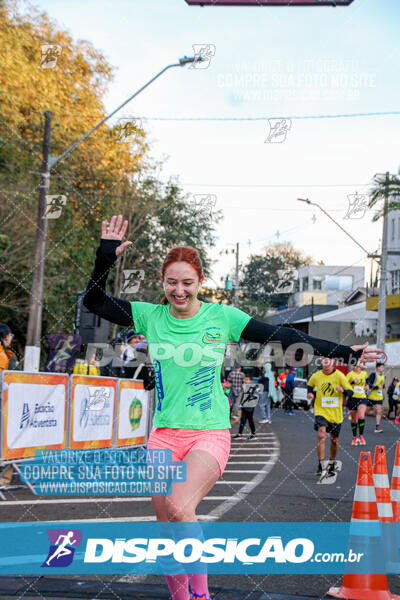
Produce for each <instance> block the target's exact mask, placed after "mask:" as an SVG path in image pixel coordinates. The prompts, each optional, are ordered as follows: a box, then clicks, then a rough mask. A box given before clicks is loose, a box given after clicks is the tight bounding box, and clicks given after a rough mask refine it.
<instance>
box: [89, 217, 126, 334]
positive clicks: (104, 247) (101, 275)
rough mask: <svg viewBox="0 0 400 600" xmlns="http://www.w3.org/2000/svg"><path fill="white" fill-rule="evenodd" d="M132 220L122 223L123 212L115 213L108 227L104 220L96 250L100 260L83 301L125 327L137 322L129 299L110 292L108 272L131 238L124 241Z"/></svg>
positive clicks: (95, 311)
mask: <svg viewBox="0 0 400 600" xmlns="http://www.w3.org/2000/svg"><path fill="white" fill-rule="evenodd" d="M127 226H128V222H127V221H125V222H124V223H123V224H122V215H119V216H118V217H115V216H113V217H112V218H111V221H110V226H109V228H108V231H107V226H106V222H105V221H103V223H102V236H101V240H100V246H99V247H98V248H97V251H96V261H95V263H94V269H93V272H92V274H91V276H90V279H89V283H88V285H87V288H86V292H85V296H84V298H83V305H84V306H86V308H87V309H89V310H90V311H91V312H93V313H94V314H96V315H98V316H99V317H102V318H103V319H107V321H111V323H116V324H117V325H122V326H124V327H129V326H132V325H133V319H132V311H131V305H130V303H129V302H128V301H127V300H121V298H115V297H114V296H111V295H109V294H107V293H106V282H107V276H108V273H109V271H110V269H111V268H112V267H113V266H114V263H115V261H116V260H117V257H118V255H119V254H121V252H123V251H124V250H125V248H126V247H127V246H128V245H130V244H131V242H123V243H121V241H122V238H123V237H124V235H125V232H126V228H127Z"/></svg>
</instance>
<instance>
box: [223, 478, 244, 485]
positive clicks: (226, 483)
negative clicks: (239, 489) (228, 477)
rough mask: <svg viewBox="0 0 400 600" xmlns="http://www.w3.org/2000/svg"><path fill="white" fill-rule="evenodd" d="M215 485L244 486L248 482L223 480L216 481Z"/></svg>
mask: <svg viewBox="0 0 400 600" xmlns="http://www.w3.org/2000/svg"><path fill="white" fill-rule="evenodd" d="M215 483H216V484H217V485H218V484H219V485H221V484H223V485H246V484H247V483H249V482H248V481H224V480H223V479H218V481H216V482H215Z"/></svg>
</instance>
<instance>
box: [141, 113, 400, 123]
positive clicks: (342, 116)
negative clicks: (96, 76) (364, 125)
mask: <svg viewBox="0 0 400 600" xmlns="http://www.w3.org/2000/svg"><path fill="white" fill-rule="evenodd" d="M395 115H400V111H399V110H393V111H383V112H368V113H338V114H333V115H286V116H271V115H270V116H265V117H140V118H142V119H145V120H146V121H268V120H270V119H273V120H282V119H286V120H291V121H294V120H300V119H353V118H356V117H385V116H395Z"/></svg>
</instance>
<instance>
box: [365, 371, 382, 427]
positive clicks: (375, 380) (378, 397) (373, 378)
mask: <svg viewBox="0 0 400 600" xmlns="http://www.w3.org/2000/svg"><path fill="white" fill-rule="evenodd" d="M384 370H385V365H384V363H382V362H377V363H376V371H374V372H373V373H371V375H370V376H369V377H368V379H367V384H368V385H369V387H370V389H371V392H370V393H369V394H368V400H369V403H370V405H371V406H373V407H374V408H375V415H376V426H375V433H382V431H383V429H382V427H381V419H382V413H383V388H384V387H385V376H384V374H383V372H384Z"/></svg>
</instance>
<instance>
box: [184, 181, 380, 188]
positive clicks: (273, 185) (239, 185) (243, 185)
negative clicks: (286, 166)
mask: <svg viewBox="0 0 400 600" xmlns="http://www.w3.org/2000/svg"><path fill="white" fill-rule="evenodd" d="M181 185H182V186H186V187H210V188H213V187H237V188H298V187H307V188H308V187H309V188H324V187H332V188H334V187H365V186H369V185H372V184H371V182H369V183H290V184H286V183H271V184H264V183H259V184H258V183H184V182H181Z"/></svg>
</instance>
